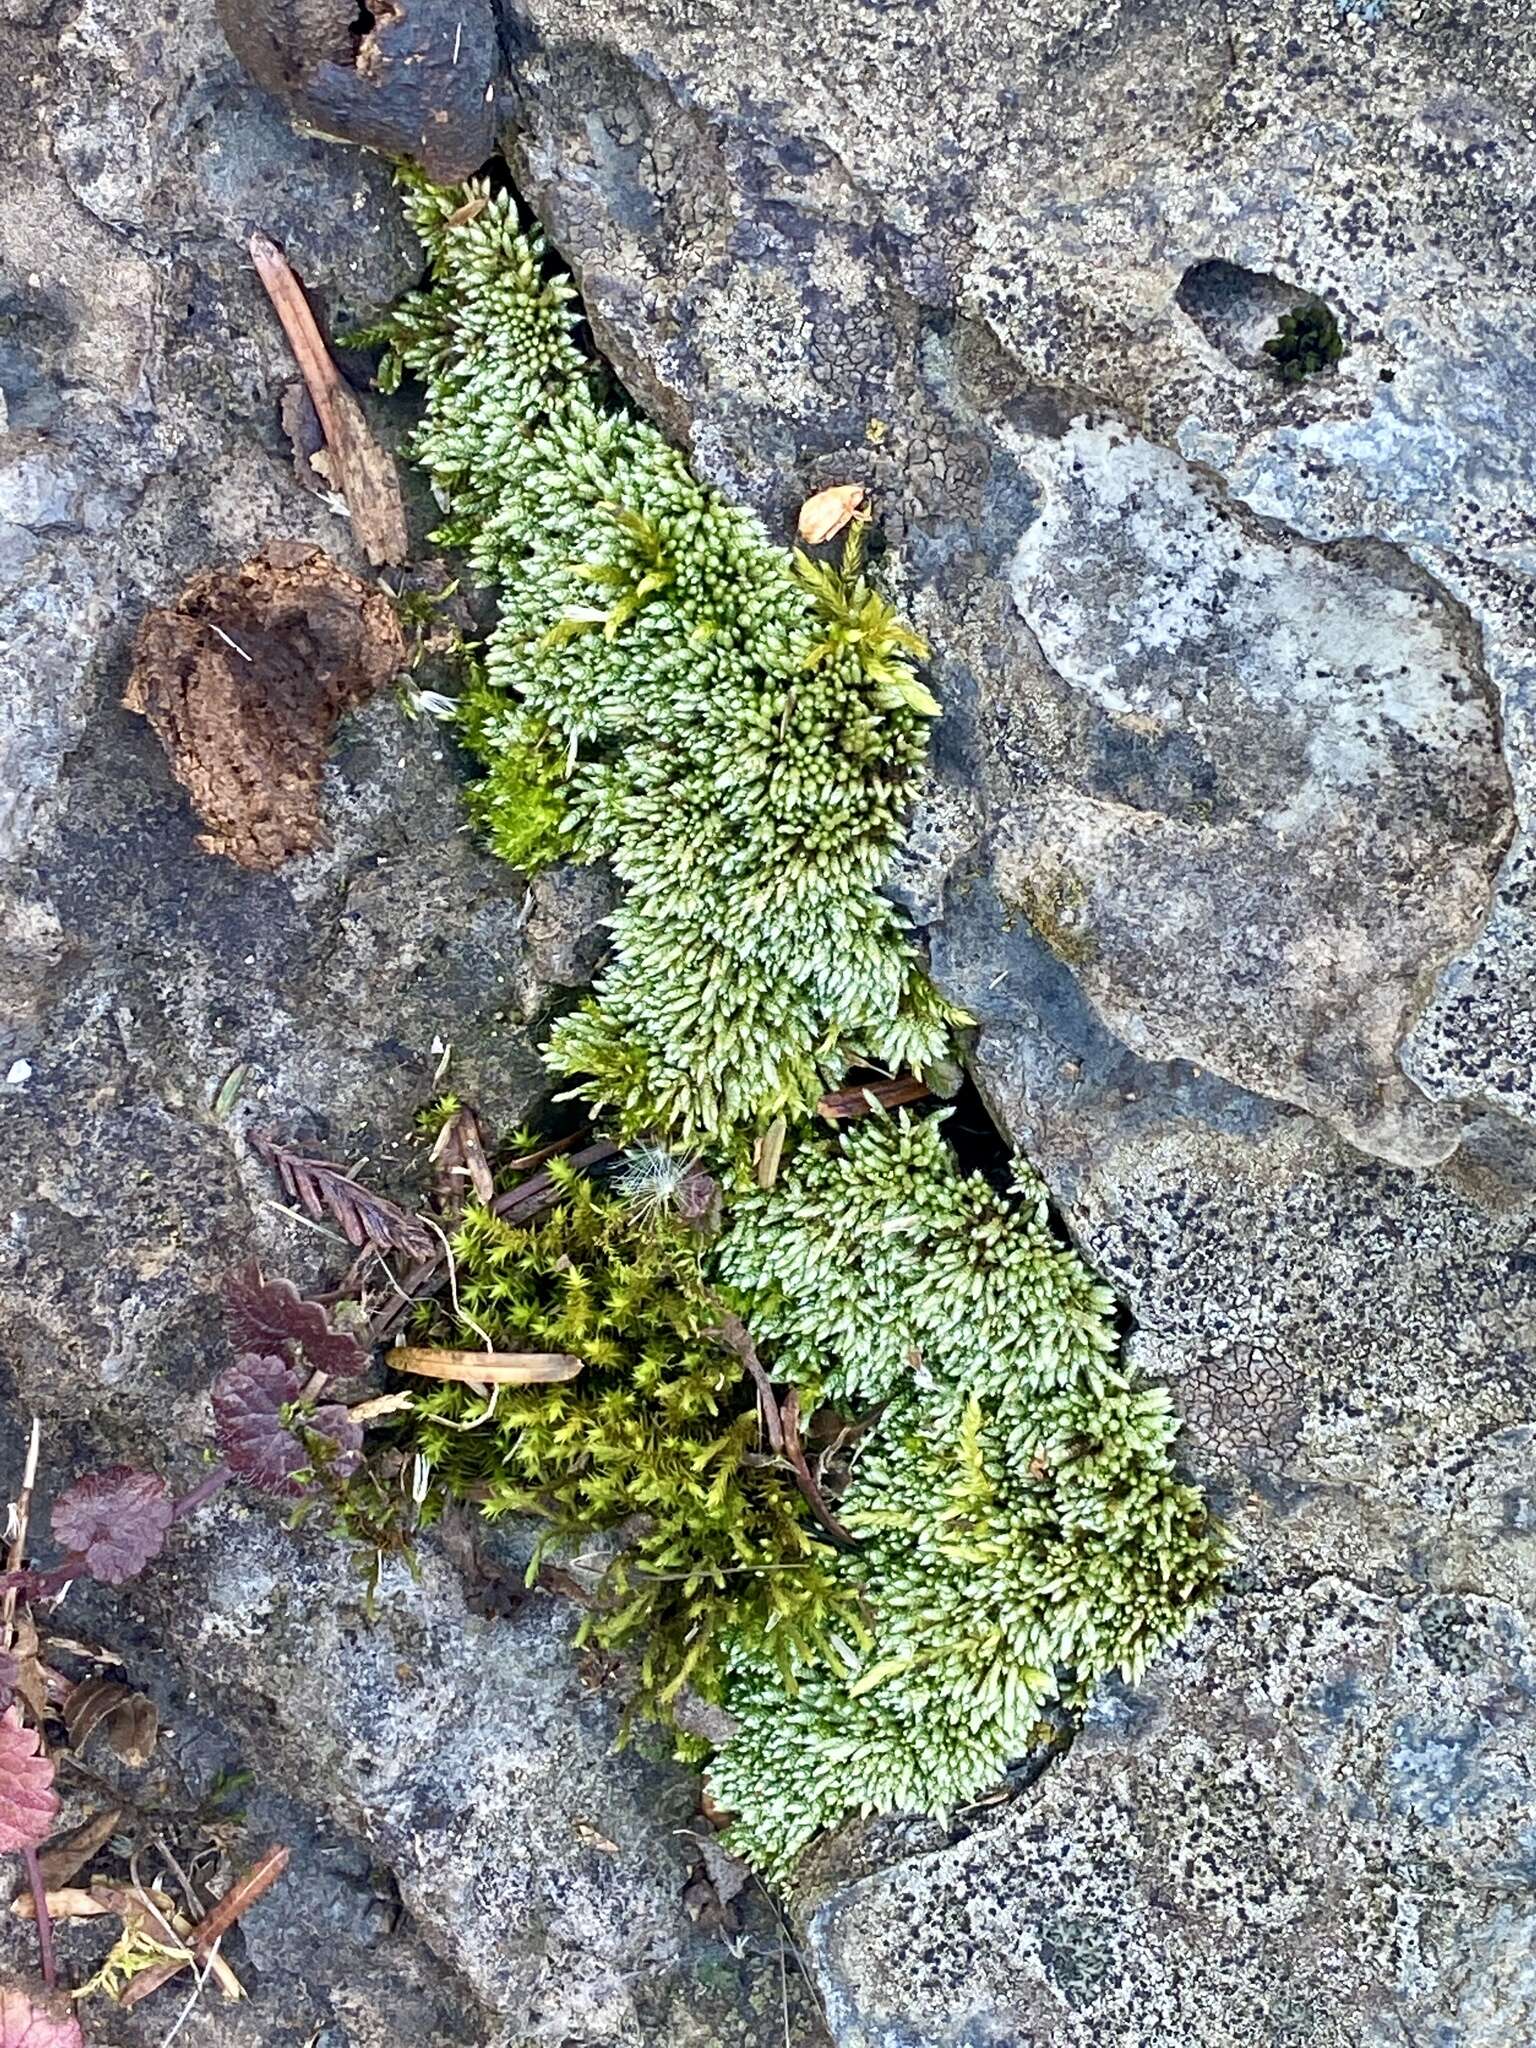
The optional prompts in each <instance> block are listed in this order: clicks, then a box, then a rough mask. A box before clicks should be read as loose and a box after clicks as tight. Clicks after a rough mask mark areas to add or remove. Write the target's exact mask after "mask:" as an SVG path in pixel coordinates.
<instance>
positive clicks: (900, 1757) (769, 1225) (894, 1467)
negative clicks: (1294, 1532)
mask: <svg viewBox="0 0 1536 2048" xmlns="http://www.w3.org/2000/svg"><path fill="white" fill-rule="evenodd" d="M941 1122H942V1116H934V1117H929V1118H927V1119H924V1120H920V1121H917V1122H913V1121H910V1120H907V1119H901V1120H899V1121H896V1122H888V1121H883V1120H877V1119H874V1118H871V1119H869V1120H868V1121H867V1122H865V1123H863V1124H861V1125H856V1126H854V1127H853V1128H852V1129H850V1131H849V1132H848V1133H847V1135H846V1136H845V1137H844V1138H843V1139H842V1141H841V1142H840V1143H839V1144H838V1145H836V1146H835V1147H827V1146H814V1145H810V1146H806V1147H804V1148H802V1150H801V1151H800V1152H799V1153H798V1154H797V1155H796V1157H795V1159H794V1161H793V1163H792V1165H791V1167H790V1169H789V1170H788V1172H787V1173H785V1174H784V1175H783V1176H782V1177H781V1180H780V1182H779V1184H778V1185H777V1186H776V1187H775V1188H774V1189H773V1190H772V1191H771V1192H769V1193H766V1194H764V1193H750V1192H749V1193H746V1194H744V1195H743V1197H742V1198H741V1200H740V1201H739V1203H738V1205H737V1208H736V1210H735V1220H734V1223H733V1227H732V1228H731V1230H730V1232H729V1234H728V1235H727V1237H726V1238H725V1240H724V1241H723V1244H722V1246H721V1250H720V1253H719V1255H718V1268H719V1272H720V1276H721V1278H722V1280H723V1281H725V1282H727V1283H729V1284H730V1285H731V1286H732V1287H733V1288H735V1289H736V1290H737V1291H738V1293H739V1295H740V1297H741V1298H742V1300H743V1302H744V1305H745V1311H746V1314H747V1316H748V1319H749V1321H750V1323H751V1326H752V1328H753V1330H754V1331H755V1332H756V1333H757V1335H758V1338H759V1341H760V1342H762V1343H764V1344H766V1345H768V1346H769V1347H770V1356H771V1357H772V1359H773V1370H774V1371H775V1372H776V1373H784V1374H787V1375H788V1376H789V1377H791V1378H793V1379H796V1380H798V1381H800V1382H802V1383H804V1384H806V1385H807V1386H810V1387H814V1388H816V1389H818V1390H819V1391H820V1392H821V1393H823V1394H824V1395H828V1396H830V1397H832V1398H834V1399H835V1400H837V1401H839V1402H840V1403H844V1404H850V1405H851V1404H866V1403H868V1402H871V1401H881V1402H884V1403H885V1404H886V1405H885V1408H884V1410H883V1412H882V1413H881V1416H880V1423H879V1428H878V1431H877V1432H876V1434H875V1435H874V1437H873V1438H872V1439H871V1442H870V1446H869V1448H868V1450H867V1451H866V1453H865V1455H864V1456H863V1457H862V1458H861V1460H860V1461H859V1463H858V1464H857V1466H856V1468H855V1472H854V1478H853V1483H852V1485H851V1487H850V1489H849V1492H848V1494H847V1496H846V1498H845V1500H844V1502H843V1503H842V1505H841V1508H840V1513H841V1516H842V1519H843V1521H844V1522H845V1523H846V1525H847V1526H848V1528H849V1529H850V1530H851V1532H852V1533H853V1534H854V1535H855V1536H856V1537H858V1538H860V1539H861V1548H860V1549H859V1550H858V1551H857V1552H856V1553H855V1554H853V1555H852V1556H850V1557H848V1558H846V1559H844V1560H842V1561H841V1568H842V1570H843V1571H844V1573H845V1575H846V1577H847V1578H848V1579H849V1580H850V1581H851V1582H852V1583H853V1584H855V1585H856V1586H857V1588H858V1590H859V1592H860V1594H861V1595H862V1597H863V1599H864V1601H865V1602H866V1604H867V1606H868V1609H869V1612H870V1615H871V1617H872V1641H871V1643H870V1646H869V1647H868V1649H867V1650H864V1651H860V1650H859V1649H858V1648H857V1647H856V1646H855V1645H852V1644H845V1645H843V1646H841V1663H840V1667H839V1668H822V1669H820V1670H817V1671H815V1672H811V1673H806V1672H801V1673H799V1674H797V1681H796V1683H795V1684H794V1686H793V1687H786V1686H785V1685H784V1683H783V1681H782V1677H781V1676H780V1674H778V1673H776V1672H774V1671H772V1670H770V1669H769V1668H768V1667H767V1666H766V1665H764V1664H763V1663H762V1662H761V1661H760V1660H759V1659H757V1658H755V1657H754V1656H753V1655H752V1653H751V1652H750V1651H748V1650H746V1649H743V1651H742V1652H741V1654H740V1656H739V1657H738V1660H737V1668H736V1672H735V1678H734V1682H733V1684H732V1686H731V1688H730V1690H729V1692H728V1695H727V1700H728V1705H729V1707H730V1709H731V1711H732V1712H733V1713H734V1714H735V1715H736V1716H737V1717H738V1718H739V1720H740V1721H741V1723H742V1729H741V1733H740V1734H739V1735H738V1736H737V1737H736V1738H735V1739H734V1740H733V1741H732V1742H731V1743H730V1744H728V1745H727V1747H726V1748H725V1750H724V1751H723V1752H722V1754H721V1756H720V1757H719V1759H718V1761H717V1763H716V1765H715V1768H714V1772H713V1777H712V1790H713V1793H714V1796H715V1798H716V1799H717V1801H718V1802H719V1803H720V1804H721V1805H723V1806H725V1807H727V1808H729V1809H730V1810H731V1811H733V1812H734V1813H735V1814H736V1815H737V1816H738V1819H737V1822H736V1828H735V1832H734V1840H735V1841H736V1843H737V1845H738V1846H739V1847H740V1848H741V1849H742V1850H743V1851H744V1852H745V1853H746V1854H748V1855H749V1856H750V1857H751V1858H752V1860H753V1861H754V1862H756V1863H758V1864H759V1866H760V1867H763V1868H766V1869H770V1870H775V1871H778V1872H780V1873H783V1872H784V1871H786V1870H787V1869H788V1867H789V1865H790V1864H791V1863H792V1862H793V1860H794V1858H795V1857H796V1856H797V1855H798V1853H799V1852H800V1850H801V1849H802V1848H803V1847H804V1846H805V1844H806V1843H807V1842H808V1841H809V1840H810V1838H811V1836H812V1835H814V1834H815V1833H816V1832H817V1830H818V1829H820V1828H822V1827H826V1826H830V1825H832V1824H834V1823H835V1822H837V1821H838V1820H840V1819H841V1818H842V1817H843V1816H844V1815H845V1814H847V1813H849V1812H853V1811H862V1812H880V1811H889V1810H895V1809H900V1808H904V1807H916V1808H922V1809H925V1810H930V1811H941V1812H942V1811H946V1810H949V1809H952V1808H953V1807H954V1806H956V1805H958V1804H960V1803H962V1802H963V1801H965V1800H968V1799H972V1798H975V1797H976V1796H977V1795H978V1794H979V1793H981V1792H983V1791H985V1790H986V1789H987V1787H988V1786H989V1785H991V1784H992V1783H994V1782H995V1781H996V1780H997V1778H998V1777H1000V1776H1001V1774H1002V1772H1003V1770H1004V1768H1005V1767H1006V1765H1007V1764H1008V1762H1009V1761H1010V1759H1011V1758H1013V1757H1015V1756H1017V1755H1020V1754H1021V1753H1023V1752H1024V1751H1025V1750H1026V1749H1028V1748H1029V1747H1030V1746H1031V1744H1032V1742H1033V1741H1034V1739H1035V1735H1036V1731H1037V1729H1038V1727H1039V1725H1040V1719H1041V1713H1042V1709H1043V1708H1045V1707H1046V1706H1047V1705H1048V1703H1050V1702H1051V1701H1053V1700H1057V1699H1064V1700H1066V1701H1067V1702H1068V1703H1069V1704H1071V1703H1075V1702H1077V1701H1078V1700H1080V1699H1081V1698H1082V1697H1083V1695H1084V1691H1085V1688H1087V1687H1088V1686H1090V1685H1091V1683H1092V1682H1093V1681H1094V1680H1095V1679H1096V1678H1098V1677H1100V1676H1102V1675H1103V1674H1105V1673H1107V1672H1109V1671H1119V1672H1121V1673H1122V1674H1124V1675H1125V1676H1126V1677H1128V1678H1131V1679H1134V1678H1136V1677H1138V1676H1139V1675H1140V1673H1141V1672H1142V1670H1143V1669H1144V1667H1145V1665H1146V1663H1147V1660H1148V1658H1149V1657H1150V1656H1152V1655H1153V1654H1154V1653H1155V1652H1156V1651H1157V1650H1158V1649H1159V1648H1161V1647H1162V1646H1163V1645H1164V1644H1166V1643H1168V1642H1169V1641H1171V1640H1172V1639H1174V1638H1175V1637H1176V1636H1178V1635H1179V1634H1180V1633H1181V1632H1182V1631H1183V1629H1184V1628H1185V1627H1187V1626H1188V1623H1189V1620H1190V1618H1191V1617H1192V1616H1193V1615H1194V1614H1195V1613H1197V1612H1198V1611H1199V1610H1200V1608H1201V1607H1203V1606H1205V1605H1207V1604H1208V1603H1209V1601H1210V1600H1211V1599H1212V1598H1213V1597H1214V1595H1215V1591H1216V1587H1217V1584H1218V1580H1219V1576H1220V1571H1221V1566H1222V1562H1223V1548H1222V1542H1221V1539H1220V1536H1219V1534H1218V1532H1217V1531H1216V1529H1215V1527H1214V1525H1213V1524H1212V1522H1211V1519H1210V1517H1209V1515H1208V1514H1207V1511H1206V1509H1205V1506H1204V1503H1203V1501H1202V1499H1201V1497H1200V1495H1199V1493H1198V1492H1197V1491H1196V1490H1195V1489H1194V1488H1193V1487H1190V1486H1188V1485H1185V1484H1184V1483H1183V1482H1181V1481H1180V1480H1179V1479H1178V1478H1177V1476H1176V1475H1175V1473H1174V1470H1173V1461H1172V1451H1171V1446H1172V1441H1173V1437H1174V1435H1175V1432H1176V1429H1177V1423H1176V1421H1175V1419H1174V1417H1173V1415H1172V1413H1171V1411H1170V1406H1169V1402H1168V1398H1167V1395H1166V1394H1165V1393H1164V1392H1163V1391H1162V1390H1161V1389H1160V1388H1152V1387H1146V1386H1142V1385H1139V1384H1138V1383H1137V1382H1136V1381H1135V1380H1134V1378H1133V1377H1132V1376H1131V1375H1130V1374H1128V1373H1127V1372H1126V1371H1125V1369H1124V1368H1123V1367H1122V1366H1121V1365H1119V1364H1118V1363H1117V1361H1116V1357H1115V1353H1116V1349H1117V1343H1116V1337H1115V1332H1114V1328H1113V1324H1112V1322H1111V1316H1112V1312H1113V1299H1112V1297H1111V1296H1110V1295H1109V1293H1108V1292H1107V1290H1106V1289H1104V1288H1103V1287H1102V1286H1100V1285H1099V1284H1098V1283H1097V1282H1096V1281H1095V1280H1094V1278H1093V1276H1092V1275H1091V1274H1090V1273H1089V1272H1088V1270H1087V1268H1086V1267H1085V1266H1084V1265H1083V1264H1082V1262H1081V1260H1080V1259H1079V1258H1078V1257H1077V1256H1076V1254H1075V1253H1074V1252H1072V1251H1071V1250H1070V1249H1069V1248H1068V1247H1066V1246H1064V1245H1062V1244H1061V1243H1060V1242H1059V1240H1057V1239H1056V1237H1055V1236H1054V1234H1053V1232H1052V1230H1051V1227H1050V1221H1049V1217H1048V1214H1047V1210H1046V1203H1045V1196H1044V1190H1043V1188H1042V1187H1041V1185H1040V1183H1039V1182H1038V1181H1037V1180H1035V1179H1034V1177H1033V1176H1031V1175H1029V1174H1028V1173H1027V1172H1024V1171H1021V1172H1020V1175H1019V1178H1018V1180H1017V1181H1016V1183H1015V1188H1014V1192H1013V1195H1012V1196H1011V1197H1004V1196H1002V1195H1000V1194H998V1193H997V1192H996V1191H995V1190H994V1189H993V1188H992V1187H991V1186H989V1185H988V1183H987V1182H986V1181H984V1180H983V1179H981V1178H980V1177H979V1176H977V1175H969V1176H967V1175H964V1174H962V1173H961V1172H960V1171H959V1170H958V1168H957V1166H956V1164H955V1162H954V1159H953V1156H952V1155H951V1153H950V1152H949V1150H948V1148H947V1147H946V1146H945V1144H944V1143H943V1139H942V1135H941V1131H940V1124H941Z"/></svg>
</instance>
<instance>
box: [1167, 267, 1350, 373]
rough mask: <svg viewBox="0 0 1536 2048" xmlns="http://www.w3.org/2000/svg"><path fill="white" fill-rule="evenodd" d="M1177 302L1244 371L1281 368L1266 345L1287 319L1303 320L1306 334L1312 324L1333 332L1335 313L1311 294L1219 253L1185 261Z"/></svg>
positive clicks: (1278, 334)
mask: <svg viewBox="0 0 1536 2048" xmlns="http://www.w3.org/2000/svg"><path fill="white" fill-rule="evenodd" d="M1178 303H1179V307H1180V309H1181V311H1183V312H1184V313H1187V314H1188V316H1189V318H1190V319H1191V320H1193V321H1194V323H1195V325H1196V326H1197V327H1198V328H1199V329H1200V331H1201V333H1202V334H1203V335H1204V336H1205V338H1206V340H1207V341H1209V342H1210V343H1211V345H1212V347H1213V348H1218V349H1220V350H1221V352H1222V354H1223V355H1224V356H1226V358H1227V359H1228V361H1229V362H1233V363H1236V364H1238V365H1239V367H1240V368H1242V369H1245V370H1267V371H1269V372H1270V373H1271V374H1274V373H1276V371H1277V370H1280V369H1281V368H1282V366H1281V365H1280V364H1279V363H1278V362H1277V358H1276V351H1275V350H1274V349H1272V348H1269V347H1268V346H1267V344H1269V343H1271V342H1275V341H1276V340H1277V338H1283V336H1284V334H1285V329H1284V327H1283V325H1282V323H1284V322H1285V321H1287V320H1289V321H1291V322H1292V323H1293V326H1294V323H1295V322H1297V321H1301V322H1303V323H1305V326H1306V328H1307V330H1308V333H1309V334H1310V331H1311V329H1312V327H1313V326H1317V327H1319V328H1320V329H1326V330H1327V332H1328V333H1329V334H1331V335H1337V333H1338V323H1337V319H1336V316H1335V315H1334V313H1333V311H1332V309H1331V308H1330V307H1328V306H1327V305H1325V304H1324V302H1323V301H1322V300H1321V299H1320V298H1318V296H1317V295H1316V293H1314V292H1309V291H1307V290H1306V289H1305V288H1304V287H1303V286H1301V285H1298V284H1292V283H1290V282H1288V281H1287V280H1286V279H1285V278H1283V277H1275V276H1273V275H1272V274H1270V273H1268V272H1265V271H1259V270H1245V269H1244V268H1243V266H1242V265H1241V264H1239V263H1229V262H1227V261H1226V259H1225V258H1223V257H1213V258H1212V259H1210V260H1209V261H1208V262H1205V263H1195V264H1191V266H1190V267H1189V269H1188V270H1186V271H1185V273H1184V277H1183V280H1182V282H1181V283H1180V285H1179V289H1178ZM1340 346H1341V348H1342V339H1341V342H1340ZM1323 355H1324V356H1325V357H1326V349H1325V350H1324V351H1323ZM1287 381H1295V379H1294V378H1291V379H1288V380H1287Z"/></svg>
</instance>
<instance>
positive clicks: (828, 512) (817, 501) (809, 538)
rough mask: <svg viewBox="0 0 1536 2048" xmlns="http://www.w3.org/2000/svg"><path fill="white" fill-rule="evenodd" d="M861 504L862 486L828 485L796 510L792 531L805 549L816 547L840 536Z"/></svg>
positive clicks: (862, 497) (862, 500) (862, 496)
mask: <svg viewBox="0 0 1536 2048" xmlns="http://www.w3.org/2000/svg"><path fill="white" fill-rule="evenodd" d="M863 503H864V486H863V485H862V484H829V485H828V487H827V488H826V490H824V491H817V492H816V494H815V495H814V497H810V498H807V499H806V501H805V503H804V504H803V505H802V506H801V507H800V519H799V524H798V526H797V527H796V531H797V532H798V534H799V536H800V538H801V539H802V540H803V541H804V542H805V544H806V546H807V547H813V548H814V547H819V546H820V545H821V543H822V542H823V541H824V540H832V539H834V538H835V537H836V536H837V535H838V534H840V533H841V532H842V530H843V528H844V527H845V526H846V525H847V524H848V522H849V520H850V519H852V517H853V515H854V513H855V512H857V511H858V509H859V507H860V506H861V505H862V504H863Z"/></svg>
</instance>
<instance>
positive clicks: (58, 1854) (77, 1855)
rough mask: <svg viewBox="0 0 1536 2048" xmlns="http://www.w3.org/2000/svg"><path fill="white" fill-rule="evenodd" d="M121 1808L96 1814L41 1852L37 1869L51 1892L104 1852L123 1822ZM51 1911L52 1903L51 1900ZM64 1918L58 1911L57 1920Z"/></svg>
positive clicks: (104, 1810)
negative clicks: (100, 1852)
mask: <svg viewBox="0 0 1536 2048" xmlns="http://www.w3.org/2000/svg"><path fill="white" fill-rule="evenodd" d="M122 1817H123V1810H122V1808H121V1807H120V1806H108V1807H105V1808H103V1810H102V1811H101V1812H100V1813H93V1814H92V1815H91V1818H90V1819H89V1820H85V1821H82V1822H81V1823H80V1825H79V1827H77V1828H71V1829H70V1830H69V1832H68V1833H67V1834H63V1835H55V1836H54V1837H53V1839H52V1841H50V1842H49V1843H48V1845H47V1847H46V1848H45V1849H41V1850H39V1852H38V1858H37V1867H38V1870H39V1872H40V1873H41V1876H42V1880H43V1884H44V1886H45V1887H46V1889H47V1890H48V1891H50V1892H55V1891H58V1890H59V1889H60V1887H61V1886H64V1885H67V1884H68V1883H69V1881H70V1879H71V1878H72V1877H75V1876H77V1875H78V1873H79V1872H80V1871H82V1870H84V1868H85V1866H86V1865H87V1863H89V1862H90V1860H91V1858H92V1857H93V1856H95V1855H97V1854H98V1853H99V1851H101V1850H102V1849H104V1848H105V1847H106V1846H107V1844H108V1842H110V1841H111V1839H112V1837H113V1836H114V1835H115V1834H116V1833H117V1829H118V1823H119V1822H120V1821H121V1820H122ZM49 1904H50V1908H51V1907H52V1901H51V1900H50V1901H49ZM61 1917H62V1916H61V1915H60V1914H59V1913H58V1912H57V1911H55V1912H54V1918H55V1919H59V1918H61Z"/></svg>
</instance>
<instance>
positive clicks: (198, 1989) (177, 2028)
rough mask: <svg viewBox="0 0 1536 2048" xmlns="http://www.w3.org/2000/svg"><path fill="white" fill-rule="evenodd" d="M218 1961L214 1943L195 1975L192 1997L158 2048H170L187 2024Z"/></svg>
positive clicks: (217, 1952)
mask: <svg viewBox="0 0 1536 2048" xmlns="http://www.w3.org/2000/svg"><path fill="white" fill-rule="evenodd" d="M218 1960H219V1944H218V1942H217V1941H216V1942H215V1943H214V1944H213V1947H212V1948H211V1949H209V1951H208V1959H207V1961H206V1962H205V1963H204V1964H203V1967H202V1968H201V1969H200V1970H199V1971H198V1973H197V1982H196V1983H195V1984H194V1985H193V1986H192V1996H191V1997H190V1998H189V1999H188V2000H187V2002H186V2004H185V2005H184V2006H183V2007H182V2008H181V2011H180V2012H179V2013H178V2014H177V2015H176V2024H175V2025H174V2026H173V2027H172V2028H171V2031H170V2032H169V2033H168V2034H167V2035H166V2037H165V2039H164V2040H163V2041H162V2042H161V2044H160V2048H171V2043H172V2042H173V2041H174V2040H175V2038H176V2036H177V2035H178V2034H179V2033H180V2032H181V2030H182V2028H183V2027H184V2026H185V2025H186V2024H187V2021H188V2020H189V2019H190V2018H191V2017H192V2008H193V2006H195V2005H196V2004H197V2001H198V2000H199V1999H200V1998H201V1997H202V1995H203V1992H204V1991H205V1989H206V1988H207V1984H208V1979H209V1978H210V1977H211V1976H212V1974H213V1969H214V1965H215V1964H216V1963H217V1962H218Z"/></svg>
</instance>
